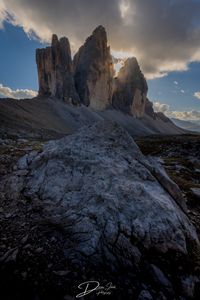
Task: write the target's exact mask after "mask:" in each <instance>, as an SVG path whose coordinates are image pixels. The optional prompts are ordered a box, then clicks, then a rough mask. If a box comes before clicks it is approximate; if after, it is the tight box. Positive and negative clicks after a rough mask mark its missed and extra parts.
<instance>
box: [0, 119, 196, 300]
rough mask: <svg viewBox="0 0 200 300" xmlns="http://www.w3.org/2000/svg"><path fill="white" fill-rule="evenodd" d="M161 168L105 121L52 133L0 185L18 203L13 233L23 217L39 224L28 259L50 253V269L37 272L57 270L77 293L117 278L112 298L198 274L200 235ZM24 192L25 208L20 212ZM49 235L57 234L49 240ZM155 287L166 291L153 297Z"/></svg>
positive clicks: (171, 293) (173, 292)
mask: <svg viewBox="0 0 200 300" xmlns="http://www.w3.org/2000/svg"><path fill="white" fill-rule="evenodd" d="M159 168H160V167H159V165H158V163H155V162H154V161H153V160H152V159H151V158H148V157H145V156H144V155H143V154H142V153H141V152H140V150H139V148H138V146H137V145H136V144H135V142H134V141H133V139H132V138H131V137H130V136H129V134H128V133H127V132H126V131H125V130H124V129H122V128H121V127H120V126H119V125H117V124H115V123H112V122H109V121H101V122H99V123H96V124H93V125H90V126H86V127H83V128H82V129H80V130H79V131H78V132H76V133H75V134H73V135H71V136H67V137H64V138H62V139H60V140H56V141H50V142H48V143H47V144H45V146H44V148H43V150H42V151H41V152H40V153H38V154H37V153H31V154H29V155H26V156H25V157H24V158H22V159H20V161H19V162H18V164H17V165H16V167H15V171H13V173H12V174H11V177H10V179H8V180H7V181H6V183H4V184H1V189H0V190H1V191H2V190H3V191H4V193H5V197H6V199H7V203H8V204H9V203H12V209H11V211H12V213H13V214H14V213H15V212H16V211H18V216H17V218H16V220H15V222H17V224H18V225H17V228H16V227H14V231H13V232H12V230H13V229H12V230H11V229H10V230H9V236H11V237H15V239H14V240H16V235H17V231H18V228H20V226H21V227H22V226H23V230H25V227H24V225H23V224H24V222H25V224H27V222H30V223H31V224H32V225H26V227H27V226H28V227H27V228H29V227H30V228H32V227H34V228H38V232H39V233H38V234H39V241H40V243H39V244H38V242H37V235H36V236H35V239H34V240H32V241H31V242H30V241H29V246H28V247H29V248H30V247H31V249H32V254H31V255H32V256H31V260H34V261H37V259H38V258H37V257H38V255H39V257H42V258H41V259H42V261H44V260H46V259H47V260H50V261H48V264H47V265H49V264H50V265H51V269H50V270H51V271H50V270H49V269H48V268H47V270H46V269H45V272H46V273H44V275H41V276H46V277H45V278H52V272H53V274H56V276H62V278H63V279H62V281H61V282H60V283H59V284H60V285H61V286H62V287H63V286H64V290H65V292H66V290H67V292H68V293H70V294H71V295H73V296H75V295H76V294H78V285H79V283H81V282H85V281H87V280H97V281H99V282H106V283H108V282H111V281H112V282H113V283H114V284H116V285H117V290H116V295H115V299H122V296H123V295H124V296H125V297H126V299H146V298H144V297H143V295H147V294H148V295H152V299H169V298H170V297H171V298H172V299H179V296H181V297H182V296H183V297H184V296H185V295H184V291H182V290H180V289H179V287H180V286H181V284H182V280H183V278H186V280H187V278H195V280H193V281H192V284H193V285H194V289H193V290H195V284H196V282H198V280H197V278H196V277H195V276H196V275H195V271H194V270H195V268H196V267H197V266H198V261H197V260H196V257H197V255H199V241H198V238H197V234H196V231H195V228H194V227H193V225H192V223H191V222H190V220H189V219H188V217H187V215H186V212H184V211H183V209H182V207H183V205H182V203H181V202H180V193H179V192H180V191H178V187H177V186H176V185H175V184H174V186H173V182H172V181H169V179H168V178H167V177H166V175H165V174H164V173H163V172H162V170H161V171H160V170H159ZM2 194H3V193H1V195H2ZM8 199H9V201H8ZM13 199H19V200H13ZM24 201H26V203H27V204H26V207H25V216H26V217H22V216H20V214H21V212H20V211H19V207H21V209H22V208H23V205H22V203H24ZM13 203H14V204H13ZM16 203H17V204H16ZM15 206H16V208H15ZM183 208H184V207H183ZM184 210H185V209H184ZM185 211H186V210H185ZM27 213H28V216H27ZM6 218H7V217H6ZM12 224H13V222H12V223H11V225H12ZM33 224H34V226H33ZM11 225H10V226H11ZM31 226H32V227H31ZM11 228H12V226H11ZM27 230H29V229H27ZM31 230H32V231H33V230H34V232H35V229H31ZM42 235H43V236H44V237H43V239H42V241H43V242H41V236H42ZM11 237H10V240H11V241H12V238H11ZM52 238H53V241H55V238H56V239H57V240H58V241H59V242H57V244H56V245H55V242H52ZM24 239H25V238H24ZM19 240H20V239H19ZM47 241H48V242H47ZM52 243H53V244H52ZM35 244H36V245H38V246H36V247H35ZM41 244H42V246H41ZM23 245H24V244H23ZM23 245H21V246H20V248H19V249H23V247H24V246H23ZM18 247H19V245H18ZM26 247H27V246H26ZM34 247H35V248H34ZM55 247H56V248H55ZM57 248H58V250H55V249H57ZM13 249H14V250H13V251H15V250H16V247H15V248H13ZM17 249H18V248H17ZM23 251H25V250H23ZM29 251H30V250H29ZM52 251H54V252H55V251H56V254H54V256H53V257H52V256H51V255H50V254H51V253H52ZM9 253H10V252H8V254H6V255H7V256H8V257H10V256H9V255H11V254H9ZM14 253H15V252H14ZM22 253H24V252H22ZM25 253H26V252H25ZM38 253H39V254H38ZM44 253H45V254H44ZM58 255H59V256H58ZM7 256H6V261H7ZM4 257H5V254H4ZM18 257H19V255H18ZM54 257H56V261H55V263H54ZM58 257H59V260H58ZM11 258H12V257H11ZM12 259H13V258H12ZM60 262H62V263H60ZM58 264H59V269H58ZM36 266H37V265H36ZM31 268H32V267H31ZM34 268H37V267H34ZM52 268H53V270H54V271H52ZM34 270H35V269H34ZM39 272H40V273H42V274H43V271H42V270H40V271H39ZM42 278H43V277H42ZM53 278H54V277H53ZM49 280H50V279H49ZM52 280H53V279H52ZM56 280H57V279H56ZM54 281H55V279H54ZM55 282H56V284H58V282H57V281H55ZM69 282H70V283H69ZM52 288H53V287H52ZM57 288H58V287H57V285H56V287H55V290H56V289H57ZM79 292H81V291H79ZM160 292H162V294H163V295H164V296H163V297H165V298H159V297H160V296H159V295H160V294H159V293H160ZM95 295H96V294H95V293H94V294H93V296H94V298H91V299H95ZM175 296H177V298H176V297H175ZM142 297H143V298H142ZM39 299H40V298H39ZM41 299H42V298H41ZM45 299H46V298H45ZM58 299H60V298H58ZM62 299H63V298H62ZM181 299H185V298H181Z"/></svg>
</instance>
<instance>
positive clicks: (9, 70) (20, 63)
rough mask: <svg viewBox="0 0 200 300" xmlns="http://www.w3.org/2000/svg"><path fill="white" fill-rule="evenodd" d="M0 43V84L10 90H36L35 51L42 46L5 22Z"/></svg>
mask: <svg viewBox="0 0 200 300" xmlns="http://www.w3.org/2000/svg"><path fill="white" fill-rule="evenodd" d="M0 41H1V47H0V83H1V84H3V86H7V87H10V88H12V89H32V90H37V89H38V83H37V68H36V63H35V49H36V48H40V47H43V46H44V44H42V43H40V42H38V41H37V40H34V39H30V38H28V36H27V34H26V33H25V32H24V30H23V29H22V28H20V27H16V26H13V25H11V24H9V23H7V22H6V23H4V28H3V29H1V30H0Z"/></svg>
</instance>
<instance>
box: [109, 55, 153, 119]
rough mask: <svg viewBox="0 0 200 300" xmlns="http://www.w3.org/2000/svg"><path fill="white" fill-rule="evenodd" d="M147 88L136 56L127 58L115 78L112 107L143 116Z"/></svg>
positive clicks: (136, 115)
mask: <svg viewBox="0 0 200 300" xmlns="http://www.w3.org/2000/svg"><path fill="white" fill-rule="evenodd" d="M147 90H148V87H147V83H146V80H145V78H144V75H143V74H142V72H141V70H140V67H139V65H138V62H137V60H136V58H135V57H133V58H128V59H127V60H126V61H125V63H124V66H123V67H122V68H121V69H120V70H119V73H118V76H117V77H116V78H115V85H114V93H113V98H112V104H113V107H114V108H116V109H119V110H122V111H123V112H124V113H126V114H130V115H133V116H135V117H138V118H140V117H143V116H144V113H145V105H146V96H147Z"/></svg>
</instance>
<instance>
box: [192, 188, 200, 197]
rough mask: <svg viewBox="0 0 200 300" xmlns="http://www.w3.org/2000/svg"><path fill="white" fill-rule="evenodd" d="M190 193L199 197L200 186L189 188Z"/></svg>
mask: <svg viewBox="0 0 200 300" xmlns="http://www.w3.org/2000/svg"><path fill="white" fill-rule="evenodd" d="M191 192H192V194H193V195H194V196H195V197H197V198H199V199H200V188H191Z"/></svg>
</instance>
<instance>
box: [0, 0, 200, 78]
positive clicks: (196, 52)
mask: <svg viewBox="0 0 200 300" xmlns="http://www.w3.org/2000/svg"><path fill="white" fill-rule="evenodd" d="M1 3H2V4H1V6H0V20H2V19H6V18H7V19H9V21H10V22H11V23H12V24H14V25H16V26H22V27H23V29H24V31H25V32H26V33H27V34H28V35H29V36H33V34H34V35H36V36H38V37H39V38H40V39H41V40H43V41H49V40H50V37H51V34H52V33H54V32H55V33H57V34H58V35H59V36H61V35H66V36H68V37H69V38H70V40H71V41H72V46H73V49H75V50H76V49H77V48H78V47H79V46H80V44H81V43H83V42H84V39H85V38H86V37H87V36H88V35H89V34H90V33H91V31H92V30H93V29H94V28H95V27H96V26H98V25H100V24H102V25H104V26H105V27H106V28H107V31H108V38H109V43H110V45H111V47H112V49H113V50H114V51H122V52H128V53H132V55H134V56H136V57H137V58H138V60H139V63H140V65H141V67H142V70H143V71H144V73H145V75H146V77H147V78H156V77H163V76H166V75H167V74H168V73H169V72H171V71H183V70H187V69H188V65H189V63H190V62H192V61H200V24H199V15H200V1H197V0H169V1H165V0H160V1H158V0H148V1H147V0H109V1H108V0H101V1H99V0H84V1H83V0H73V1H71V0H57V1H54V0H42V1H41V0H17V1H16V0H1ZM7 13H9V15H8V14H7ZM86 21H87V22H86Z"/></svg>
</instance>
